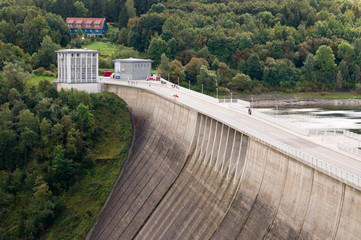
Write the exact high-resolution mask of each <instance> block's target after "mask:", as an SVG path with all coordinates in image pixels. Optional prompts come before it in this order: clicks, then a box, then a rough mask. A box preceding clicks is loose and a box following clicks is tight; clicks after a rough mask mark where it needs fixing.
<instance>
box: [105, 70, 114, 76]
mask: <svg viewBox="0 0 361 240" xmlns="http://www.w3.org/2000/svg"><path fill="white" fill-rule="evenodd" d="M112 73H113V72H111V71H104V72H103V76H104V77H110V76H111V75H112Z"/></svg>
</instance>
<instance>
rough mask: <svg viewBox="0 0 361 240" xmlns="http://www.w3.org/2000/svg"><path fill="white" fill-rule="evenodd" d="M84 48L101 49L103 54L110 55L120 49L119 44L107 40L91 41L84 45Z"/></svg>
mask: <svg viewBox="0 0 361 240" xmlns="http://www.w3.org/2000/svg"><path fill="white" fill-rule="evenodd" d="M82 48H87V49H91V50H97V51H100V52H101V53H100V54H101V55H105V56H110V55H112V53H113V52H114V51H116V50H118V49H119V45H115V44H112V43H105V42H91V43H89V44H87V45H84V46H83V47H82Z"/></svg>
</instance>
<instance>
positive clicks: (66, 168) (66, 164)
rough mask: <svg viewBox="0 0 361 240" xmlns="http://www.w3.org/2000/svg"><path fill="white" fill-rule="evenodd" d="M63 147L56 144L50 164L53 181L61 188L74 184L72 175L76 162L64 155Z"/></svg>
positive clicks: (74, 171) (73, 174) (64, 188)
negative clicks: (51, 164) (51, 163)
mask: <svg viewBox="0 0 361 240" xmlns="http://www.w3.org/2000/svg"><path fill="white" fill-rule="evenodd" d="M64 152H65V150H64V148H63V146H62V145H57V146H56V147H55V149H54V161H53V166H52V169H51V170H52V174H53V182H54V183H57V184H59V185H60V186H61V187H62V189H63V190H66V189H68V188H69V187H70V186H71V185H73V184H74V176H75V173H76V168H77V166H78V164H77V163H76V162H74V161H72V160H69V159H66V158H65V156H64Z"/></svg>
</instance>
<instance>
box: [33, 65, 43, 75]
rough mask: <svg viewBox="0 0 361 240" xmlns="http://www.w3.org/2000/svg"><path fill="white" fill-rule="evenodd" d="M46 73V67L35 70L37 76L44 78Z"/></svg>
mask: <svg viewBox="0 0 361 240" xmlns="http://www.w3.org/2000/svg"><path fill="white" fill-rule="evenodd" d="M44 72H45V69H44V67H39V68H38V69H35V70H34V74H35V75H36V76H43V75H44Z"/></svg>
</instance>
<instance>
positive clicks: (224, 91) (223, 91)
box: [218, 87, 231, 95]
mask: <svg viewBox="0 0 361 240" xmlns="http://www.w3.org/2000/svg"><path fill="white" fill-rule="evenodd" d="M230 92H231V91H230V90H229V89H228V88H225V87H219V88H218V93H219V94H220V95H226V94H229V93H230Z"/></svg>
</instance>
